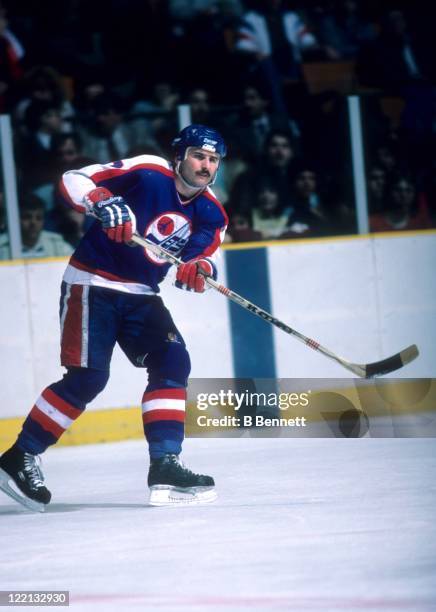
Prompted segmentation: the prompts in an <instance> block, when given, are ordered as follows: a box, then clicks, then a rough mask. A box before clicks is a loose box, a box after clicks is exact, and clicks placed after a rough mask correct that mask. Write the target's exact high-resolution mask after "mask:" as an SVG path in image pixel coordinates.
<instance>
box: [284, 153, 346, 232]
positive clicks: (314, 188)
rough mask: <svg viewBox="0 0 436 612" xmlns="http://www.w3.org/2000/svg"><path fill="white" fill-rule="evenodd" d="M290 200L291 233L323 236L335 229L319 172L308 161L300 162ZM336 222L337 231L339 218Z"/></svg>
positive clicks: (289, 222) (289, 223)
mask: <svg viewBox="0 0 436 612" xmlns="http://www.w3.org/2000/svg"><path fill="white" fill-rule="evenodd" d="M290 201H291V203H292V210H291V213H290V217H289V221H288V225H289V229H290V232H291V233H293V234H300V235H302V234H304V235H311V236H322V235H327V234H328V233H329V232H330V231H333V226H332V215H331V212H330V210H329V207H328V204H327V199H326V195H325V193H323V190H322V188H321V185H320V179H319V175H318V172H317V171H316V170H315V168H314V167H313V166H312V165H311V164H310V163H308V162H305V161H301V162H300V163H299V168H298V171H297V172H296V174H295V178H294V183H293V195H292V198H291V200H290ZM335 224H337V226H338V227H337V231H339V227H340V223H339V219H335ZM335 229H336V228H335ZM289 237H292V235H291V234H289Z"/></svg>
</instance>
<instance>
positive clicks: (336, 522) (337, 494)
mask: <svg viewBox="0 0 436 612" xmlns="http://www.w3.org/2000/svg"><path fill="white" fill-rule="evenodd" d="M435 450H436V441H435V440H433V439H369V438H368V439H352V440H343V439H342V440H339V439H278V438H275V439H274V438H254V439H253V438H242V439H208V440H205V439H196V440H187V441H186V442H185V452H184V460H185V462H186V463H187V464H188V465H189V467H191V468H192V469H194V470H196V471H202V472H204V473H210V474H212V475H213V476H214V477H215V478H216V481H217V485H218V492H219V499H218V501H217V502H215V503H214V504H212V505H207V506H196V507H185V508H151V507H148V506H147V505H146V502H147V490H146V482H145V481H146V474H147V464H148V460H147V452H146V445H145V443H144V442H140V441H132V442H122V443H118V444H104V445H96V446H83V447H69V448H58V449H52V450H49V451H48V452H47V453H46V455H45V456H44V470H45V475H46V480H47V484H48V486H49V488H50V489H51V490H52V492H53V502H52V503H51V504H50V506H49V507H48V509H47V511H46V513H45V514H32V513H29V512H27V511H26V510H25V509H24V508H22V507H21V506H18V505H16V504H15V503H13V502H12V500H10V499H9V498H8V497H6V496H5V495H3V494H0V543H1V552H2V555H1V560H0V590H9V589H19V590H24V589H27V590H31V589H40V590H50V589H59V590H69V591H70V596H71V608H72V609H74V610H86V611H88V610H89V611H91V610H104V611H108V612H112V611H117V612H118V611H122V610H147V611H148V610H159V611H162V612H178V611H180V612H185V611H188V610H193V611H203V610H207V611H211V612H216V611H218V610H220V611H223V610H225V611H226V612H227V611H232V610H235V611H246V610H247V611H248V610H256V611H258V610H261V611H270V610H295V611H297V612H298V611H300V610H322V611H326V610H327V611H330V610H341V611H342V610H346V611H347V612H351V611H354V610H384V611H386V610H410V611H412V610H413V611H426V612H429V611H430V610H436V546H435V545H436V528H435V517H436V512H435V508H436V452H435ZM38 609H39V608H38ZM64 609H65V608H64Z"/></svg>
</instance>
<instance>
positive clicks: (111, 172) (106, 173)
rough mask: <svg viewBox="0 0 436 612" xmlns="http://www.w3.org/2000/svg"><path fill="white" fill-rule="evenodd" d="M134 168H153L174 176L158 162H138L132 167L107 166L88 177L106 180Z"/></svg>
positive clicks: (98, 180)
mask: <svg viewBox="0 0 436 612" xmlns="http://www.w3.org/2000/svg"><path fill="white" fill-rule="evenodd" d="M135 170H154V171H155V172H161V173H162V174H165V176H169V177H171V178H173V177H174V172H173V171H172V170H169V169H168V168H165V167H164V166H159V164H138V165H137V166H133V167H132V168H107V169H105V170H100V171H99V172H96V173H95V174H93V175H92V176H91V177H90V178H91V180H93V181H94V182H95V183H98V182H100V181H106V180H107V179H111V178H114V177H116V176H121V175H123V174H126V173H127V172H134V171H135Z"/></svg>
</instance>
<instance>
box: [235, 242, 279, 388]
mask: <svg viewBox="0 0 436 612" xmlns="http://www.w3.org/2000/svg"><path fill="white" fill-rule="evenodd" d="M225 257H226V267H227V286H228V287H229V288H230V289H232V290H233V291H235V292H236V293H239V294H240V295H242V296H243V297H245V298H247V300H250V302H253V303H254V304H256V305H257V306H260V307H261V308H263V309H264V310H267V311H268V312H271V295H270V288H269V276H268V261H267V251H266V249H263V248H260V249H244V250H241V251H239V250H237V251H225ZM229 307H230V324H231V334H232V351H233V365H234V370H235V378H275V376H276V366H275V356H274V344H273V330H272V326H271V325H270V324H269V323H266V322H265V321H262V319H260V318H259V317H257V316H256V315H253V314H252V313H251V312H249V311H248V310H245V309H244V308H241V306H238V305H237V304H235V303H234V302H231V301H230V300H229Z"/></svg>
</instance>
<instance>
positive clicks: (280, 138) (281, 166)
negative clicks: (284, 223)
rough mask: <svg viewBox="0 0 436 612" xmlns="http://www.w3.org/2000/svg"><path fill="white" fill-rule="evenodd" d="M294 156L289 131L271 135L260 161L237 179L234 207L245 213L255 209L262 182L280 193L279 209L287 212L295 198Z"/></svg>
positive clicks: (232, 200)
mask: <svg viewBox="0 0 436 612" xmlns="http://www.w3.org/2000/svg"><path fill="white" fill-rule="evenodd" d="M295 156H296V150H295V144H294V140H293V137H292V135H291V134H290V133H289V132H288V131H284V130H274V131H272V132H270V133H269V135H268V137H267V139H266V142H265V145H264V149H263V156H262V158H261V160H260V161H259V162H257V163H256V164H252V165H251V167H249V168H248V169H247V170H246V171H244V172H242V173H241V174H240V175H239V176H238V177H237V178H236V180H235V183H234V185H233V188H232V191H231V195H230V201H231V207H232V208H233V209H234V210H237V211H239V212H241V213H243V214H246V213H247V211H250V210H251V208H252V207H253V202H254V201H255V199H256V195H257V192H258V185H259V182H260V181H263V182H267V181H268V182H269V184H271V185H274V186H275V189H276V190H277V192H278V195H279V207H280V209H282V210H285V209H286V208H287V207H288V206H289V203H290V202H291V201H292V196H293V179H294V163H295Z"/></svg>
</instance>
